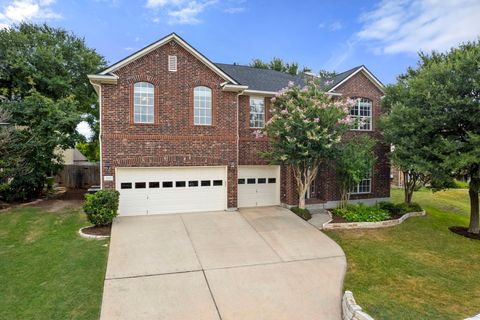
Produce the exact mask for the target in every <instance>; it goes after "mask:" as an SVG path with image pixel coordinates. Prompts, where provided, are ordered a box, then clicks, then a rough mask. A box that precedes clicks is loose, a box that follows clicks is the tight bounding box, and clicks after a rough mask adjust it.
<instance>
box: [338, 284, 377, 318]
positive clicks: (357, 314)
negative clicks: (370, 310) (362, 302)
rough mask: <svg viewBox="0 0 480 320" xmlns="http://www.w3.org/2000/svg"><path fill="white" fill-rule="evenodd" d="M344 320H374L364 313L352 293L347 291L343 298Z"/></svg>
mask: <svg viewBox="0 0 480 320" xmlns="http://www.w3.org/2000/svg"><path fill="white" fill-rule="evenodd" d="M342 320H374V319H373V318H372V317H371V316H369V315H368V314H367V313H365V312H364V311H362V307H360V306H359V305H358V304H357V302H356V301H355V298H354V297H353V293H352V292H351V291H345V293H344V294H343V298H342Z"/></svg>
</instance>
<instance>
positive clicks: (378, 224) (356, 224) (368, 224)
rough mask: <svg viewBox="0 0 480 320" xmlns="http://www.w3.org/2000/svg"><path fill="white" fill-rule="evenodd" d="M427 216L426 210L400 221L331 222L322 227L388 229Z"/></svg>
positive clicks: (408, 214) (406, 214)
mask: <svg viewBox="0 0 480 320" xmlns="http://www.w3.org/2000/svg"><path fill="white" fill-rule="evenodd" d="M329 214H330V212H329ZM426 214H427V213H426V212H425V210H423V211H419V212H408V213H405V214H404V215H403V216H401V217H400V218H398V219H393V220H386V221H380V222H345V223H331V221H329V222H325V223H324V224H323V226H322V227H323V229H324V230H338V229H375V228H386V227H393V226H396V225H399V224H401V223H402V222H403V221H405V220H407V219H408V218H410V217H423V216H425V215H426ZM330 215H331V214H330Z"/></svg>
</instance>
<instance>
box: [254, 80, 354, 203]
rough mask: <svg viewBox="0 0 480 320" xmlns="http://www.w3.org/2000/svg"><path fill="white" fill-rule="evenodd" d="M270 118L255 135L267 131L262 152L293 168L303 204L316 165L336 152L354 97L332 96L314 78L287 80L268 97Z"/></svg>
mask: <svg viewBox="0 0 480 320" xmlns="http://www.w3.org/2000/svg"><path fill="white" fill-rule="evenodd" d="M271 102H272V104H271V110H270V113H271V118H270V120H269V121H268V122H267V123H266V125H265V127H264V128H263V129H262V130H258V131H256V132H255V134H256V136H257V137H261V136H263V135H266V136H267V138H268V141H269V145H270V149H269V150H270V151H268V152H265V153H263V156H264V157H265V158H267V159H269V160H270V161H271V162H272V163H276V164H279V163H282V164H285V165H290V166H291V167H292V169H293V174H294V177H295V181H296V185H297V192H298V197H299V199H298V207H299V208H302V209H304V208H305V194H306V191H307V190H308V188H309V187H310V184H311V183H312V181H313V179H314V178H315V177H316V175H317V172H318V169H319V166H320V165H321V164H322V163H325V162H326V161H327V160H329V159H332V158H333V156H334V155H335V152H336V151H335V150H336V147H337V145H338V144H339V143H340V142H341V140H342V135H343V134H344V133H345V132H346V131H347V130H348V129H349V127H350V126H351V125H352V122H353V120H352V118H351V117H350V115H349V109H350V107H351V106H352V105H353V103H354V100H351V99H348V100H342V99H334V98H332V97H331V96H328V95H326V94H325V92H323V91H322V90H320V87H319V86H318V84H317V83H315V82H309V83H307V85H305V86H304V87H300V86H296V85H294V83H293V82H289V84H288V87H286V88H284V89H282V90H280V91H279V92H278V93H277V94H276V96H275V97H273V98H272V100H271Z"/></svg>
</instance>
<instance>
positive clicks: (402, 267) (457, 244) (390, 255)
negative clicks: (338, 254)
mask: <svg viewBox="0 0 480 320" xmlns="http://www.w3.org/2000/svg"><path fill="white" fill-rule="evenodd" d="M402 196H403V193H402V190H399V189H394V190H392V201H393V202H401V201H402ZM413 201H415V202H418V203H419V204H420V205H421V206H422V207H423V208H424V209H425V210H426V211H427V216H426V217H416V218H411V219H408V220H407V221H406V222H404V223H403V224H401V225H399V226H396V227H392V228H386V229H376V230H345V231H328V232H327V233H328V235H329V236H331V237H332V238H333V239H334V240H336V241H337V242H338V243H339V244H340V245H341V246H342V248H343V250H344V251H345V253H346V255H347V260H348V271H347V275H346V279H345V289H346V290H351V291H352V292H353V294H354V296H355V299H356V300H357V303H358V304H360V306H362V308H363V309H364V310H366V311H367V312H368V313H370V315H371V316H373V317H374V318H375V319H379V320H382V319H463V318H466V317H467V316H473V315H475V314H478V313H480V286H479V285H478V284H479V275H480V241H478V240H470V239H467V238H464V237H461V236H459V235H456V234H454V233H452V232H450V231H449V230H448V227H450V226H455V225H457V226H467V225H468V210H469V199H468V192H467V190H461V189H451V190H447V191H442V192H438V193H433V194H432V193H431V191H429V190H422V191H419V192H416V193H415V194H414V196H413Z"/></svg>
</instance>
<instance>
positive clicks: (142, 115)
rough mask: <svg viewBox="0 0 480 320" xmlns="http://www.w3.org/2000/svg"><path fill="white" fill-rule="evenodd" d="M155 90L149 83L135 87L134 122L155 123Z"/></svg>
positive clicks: (140, 83)
mask: <svg viewBox="0 0 480 320" xmlns="http://www.w3.org/2000/svg"><path fill="white" fill-rule="evenodd" d="M153 115H154V88H153V84H151V83H148V82H137V83H135V84H134V86H133V121H134V122H135V123H153V122H154V119H153Z"/></svg>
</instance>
